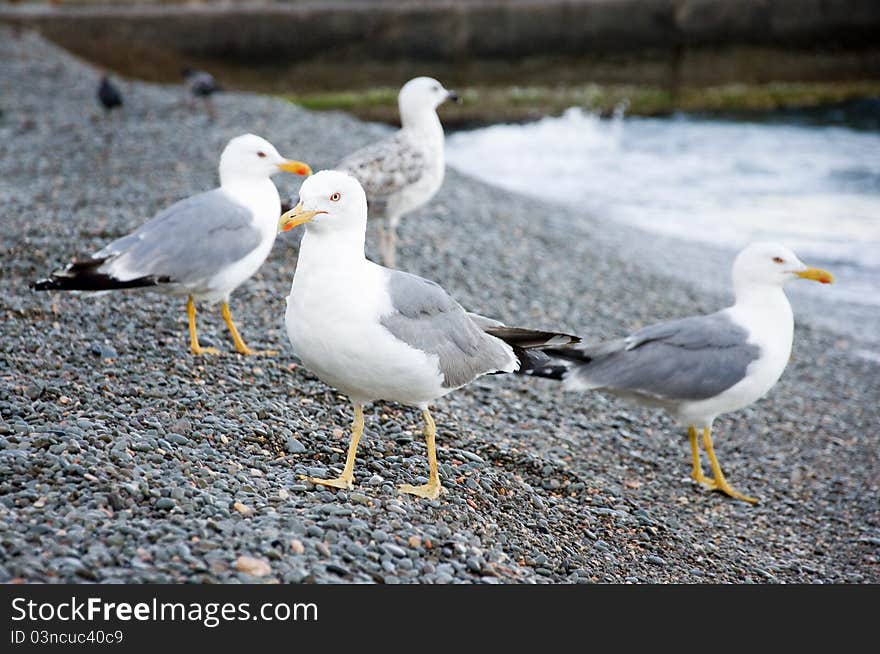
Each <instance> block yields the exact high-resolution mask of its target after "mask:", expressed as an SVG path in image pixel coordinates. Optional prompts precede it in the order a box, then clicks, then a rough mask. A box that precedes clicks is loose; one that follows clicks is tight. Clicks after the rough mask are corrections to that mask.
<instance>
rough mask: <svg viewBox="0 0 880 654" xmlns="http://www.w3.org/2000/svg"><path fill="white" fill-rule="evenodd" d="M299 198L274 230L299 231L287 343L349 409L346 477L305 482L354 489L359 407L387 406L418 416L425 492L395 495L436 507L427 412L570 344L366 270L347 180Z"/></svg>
mask: <svg viewBox="0 0 880 654" xmlns="http://www.w3.org/2000/svg"><path fill="white" fill-rule="evenodd" d="M299 197H300V202H299V204H298V205H297V206H296V207H294V208H293V209H291V210H290V211H289V212H287V213H285V214H284V215H282V216H281V220H280V222H279V228H280V229H281V230H285V231H286V230H288V229H290V228H292V227H295V226H296V225H300V224H303V223H306V233H305V235H304V236H303V239H302V243H301V244H300V249H299V258H298V260H297V265H296V273H295V275H294V278H293V285H292V287H291V290H290V295H289V296H288V298H287V313H286V315H285V321H286V324H287V334H288V336H289V337H290V341H291V343H292V344H293V348H294V350H295V352H296V354H297V355H298V356H299V358H300V360H301V361H302V363H303V364H304V365H305V367H306V368H308V369H309V370H311V371H312V372H314V373H315V374H316V375H317V376H318V377H319V378H320V379H321V380H323V381H324V382H326V383H327V384H329V385H331V386H333V387H335V388H337V389H338V390H340V391H341V392H343V393H345V394H346V395H348V396H349V398H350V399H351V402H352V405H353V407H354V423H353V425H352V437H351V444H350V445H349V449H348V456H347V458H346V461H345V469H344V470H343V472H342V474H341V475H340V476H339V477H338V478H336V479H316V478H310V481H312V482H313V483H316V484H323V485H325V486H333V487H336V488H352V487H353V479H354V477H353V471H354V460H355V454H356V452H357V446H358V441H359V440H360V437H361V434H362V433H363V429H364V414H363V405H364V404H365V403H368V402H372V401H374V400H390V401H394V402H400V403H402V404H407V405H411V406H416V407H418V408H419V409H421V410H422V415H423V418H424V422H425V440H426V443H427V448H428V464H429V470H430V475H429V479H428V483H427V484H424V485H422V486H411V485H408V484H404V485H402V486H400V487H399V490H400V491H401V492H403V493H411V494H413V495H418V496H420V497H427V498H436V497H438V496H439V495H440V493H441V491H442V490H443V489H442V487H441V484H440V478H439V476H438V473H437V455H436V450H435V445H434V434H435V427H434V420H433V419H432V418H431V413H430V411H429V409H428V406H429V405H430V404H431V403H432V402H433V401H434V400H436V399H437V398H439V397H442V396H444V395H446V394H447V393H449V392H450V391H453V390H455V389H457V388H460V387H462V386H464V385H465V384H468V383H470V382H471V381H473V380H474V379H476V378H477V377H480V376H482V375H485V374H489V373H495V372H513V371H515V370H518V369H520V368H523V367H529V366H533V365H537V364H539V363H542V362H543V363H546V362H547V358H546V357H544V356H543V355H541V354H540V353H539V352H535V351H532V350H534V349H540V348H543V347H550V346H554V345H558V346H561V345H565V344H567V343H574V342H577V341H578V340H579V339H577V337H574V336H568V335H565V334H557V333H554V332H541V331H531V330H525V329H514V328H506V327H504V326H503V325H501V323H499V322H497V321H494V320H490V319H488V318H484V317H482V316H477V315H475V314H469V313H467V312H466V311H465V310H464V309H462V307H461V305H459V304H458V303H457V302H456V301H455V300H453V299H452V298H451V297H449V296H448V295H447V294H446V292H445V291H444V290H443V289H442V288H441V287H440V286H438V285H437V284H435V283H434V282H431V281H428V280H426V279H422V278H421V277H416V276H415V275H410V274H408V273H404V272H400V271H397V270H392V269H390V268H385V267H382V266H379V265H377V264H375V263H373V262H371V261H369V260H368V259H367V258H366V257H365V256H364V238H365V235H366V228H367V198H366V196H365V194H364V190H363V188H362V187H361V185H360V184H359V183H358V182H357V180H355V179H354V178H352V177H350V176H349V175H347V174H345V173H341V172H338V171H322V172H319V173H317V174H315V175H313V176H312V177H310V178H309V179H307V180H306V181H305V182H304V183H303V186H302V188H301V189H300V196H299Z"/></svg>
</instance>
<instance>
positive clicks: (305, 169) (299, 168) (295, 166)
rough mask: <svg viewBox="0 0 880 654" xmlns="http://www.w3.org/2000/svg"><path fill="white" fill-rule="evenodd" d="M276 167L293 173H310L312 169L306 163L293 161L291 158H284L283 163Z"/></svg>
mask: <svg viewBox="0 0 880 654" xmlns="http://www.w3.org/2000/svg"><path fill="white" fill-rule="evenodd" d="M278 168H279V169H281V170H283V171H284V172H285V173H293V174H294V175H311V174H312V169H311V168H309V165H308V164H304V163H303V162H302V161H294V160H293V159H285V160H284V163H280V164H278Z"/></svg>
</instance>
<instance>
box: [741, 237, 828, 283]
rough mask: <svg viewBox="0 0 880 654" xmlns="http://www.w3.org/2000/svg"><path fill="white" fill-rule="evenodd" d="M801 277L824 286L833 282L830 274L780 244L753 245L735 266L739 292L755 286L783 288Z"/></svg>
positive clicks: (744, 251) (743, 252)
mask: <svg viewBox="0 0 880 654" xmlns="http://www.w3.org/2000/svg"><path fill="white" fill-rule="evenodd" d="M798 277H800V278H802V279H812V280H813V281H817V282H820V283H822V284H830V283H832V282H833V281H834V277H833V276H832V275H831V273H829V272H826V271H824V270H820V269H819V268H811V267H809V266H808V265H807V264H805V263H804V262H803V261H801V260H800V259H798V257H797V255H796V254H795V253H794V252H792V251H791V250H789V249H788V248H787V247H785V246H783V245H779V244H778V243H769V242H758V243H751V244H750V245H748V246H746V247H745V249H743V250H742V252H740V253H739V254H738V255H737V256H736V259H735V260H734V262H733V284H734V287H735V288H737V289H741V288H745V287H755V286H775V287H779V288H781V287H782V286H783V285H784V284H785V283H786V282H788V281H791V280H792V279H796V278H798Z"/></svg>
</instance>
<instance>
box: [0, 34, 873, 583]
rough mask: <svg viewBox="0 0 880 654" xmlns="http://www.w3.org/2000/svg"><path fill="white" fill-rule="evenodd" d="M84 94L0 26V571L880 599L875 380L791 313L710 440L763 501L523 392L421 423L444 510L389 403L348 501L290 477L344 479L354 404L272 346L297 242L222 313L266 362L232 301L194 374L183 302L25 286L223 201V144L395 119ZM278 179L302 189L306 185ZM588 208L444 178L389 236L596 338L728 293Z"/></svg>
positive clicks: (353, 131)
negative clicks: (791, 339) (763, 591)
mask: <svg viewBox="0 0 880 654" xmlns="http://www.w3.org/2000/svg"><path fill="white" fill-rule="evenodd" d="M98 78H99V71H98V70H96V69H95V68H93V67H91V66H90V65H88V64H86V63H84V62H82V61H80V60H78V59H76V58H74V57H72V56H71V55H69V54H67V53H66V52H64V51H63V50H61V49H59V48H57V47H56V46H54V45H52V44H49V43H48V42H46V41H44V40H43V39H41V38H40V37H38V36H36V35H33V34H31V33H27V32H25V33H22V34H21V35H18V36H14V35H13V34H12V33H11V32H10V31H8V30H6V29H5V28H0V90H2V94H0V110H2V114H0V207H2V208H0V215H2V217H0V253H2V267H0V582H10V581H20V582H27V583H33V582H47V583H58V582H67V583H91V582H100V583H182V582H187V583H239V582H241V583H300V582H306V583H429V584H443V583H541V584H543V583H627V582H631V583H667V582H676V583H706V582H710V583H725V582H729V583H742V582H754V583H877V582H880V459H878V452H880V447H878V446H880V406H878V405H880V363H878V362H877V361H872V360H869V359H866V358H865V357H859V356H857V355H856V354H855V353H854V346H853V344H852V343H851V342H850V340H849V337H846V336H843V335H841V334H837V333H835V332H833V331H830V330H828V329H827V328H825V327H824V326H823V325H821V324H820V322H818V321H812V320H809V319H805V320H802V321H799V320H798V318H799V317H802V316H799V314H798V304H797V303H795V319H796V328H795V343H794V351H793V354H792V360H791V362H790V364H789V367H788V369H787V370H786V372H785V374H784V375H783V378H782V380H781V381H780V383H779V384H778V385H777V386H776V387H775V388H774V389H773V390H772V391H771V393H770V394H769V396H768V397H767V398H765V399H763V400H762V401H760V402H758V403H757V404H755V405H753V406H751V407H749V408H748V409H746V410H743V411H740V412H738V413H735V414H731V415H727V416H723V417H721V418H720V419H719V420H718V421H716V424H715V432H714V433H715V445H716V451H717V453H718V456H719V459H720V461H721V463H722V465H723V466H724V468H725V473H726V474H727V477H728V479H729V480H730V481H731V483H733V484H734V485H735V486H736V487H737V488H739V489H740V490H742V491H743V492H746V493H748V494H750V495H756V496H758V497H759V498H760V499H761V502H760V504H758V505H757V506H754V507H753V506H749V505H746V504H744V503H742V502H737V501H733V500H731V499H730V498H727V497H725V496H723V495H720V494H716V493H712V492H709V491H706V490H705V489H703V488H700V487H697V486H696V485H695V484H694V483H693V482H692V481H691V480H690V476H689V474H690V455H689V451H688V445H687V439H686V437H685V434H684V430H683V429H681V428H680V427H679V426H677V425H675V424H674V423H672V422H671V421H670V420H669V419H668V418H667V417H665V416H664V415H663V414H661V413H657V412H653V411H649V410H645V409H640V408H636V407H633V406H631V405H627V404H625V403H623V402H620V401H617V400H614V399H610V398H608V397H604V396H601V395H598V394H594V395H580V394H574V395H564V394H563V393H562V392H561V389H560V387H559V386H558V385H557V384H555V383H554V382H551V381H547V380H539V379H531V378H523V377H518V376H513V375H494V376H488V377H484V378H482V379H480V380H478V381H477V382H475V383H473V384H471V385H470V386H468V387H466V388H464V389H461V390H459V391H457V392H455V393H452V394H451V395H449V396H447V397H445V398H443V399H442V400H440V401H439V402H438V403H437V405H436V407H435V408H434V417H435V420H436V422H437V430H438V431H437V445H438V458H439V461H440V476H441V479H442V480H443V485H444V486H445V487H446V488H447V489H448V491H449V492H448V493H447V494H446V495H444V496H442V497H441V498H440V499H438V500H430V501H428V500H419V499H416V498H412V497H409V496H401V495H398V493H397V492H396V488H395V485H396V484H398V483H416V484H418V483H423V482H424V481H426V474H427V463H426V460H425V446H424V441H423V439H422V435H421V418H420V414H419V412H418V411H417V410H414V409H410V408H406V407H400V406H396V405H392V404H384V403H379V404H376V405H373V406H371V407H368V408H367V409H366V411H365V415H366V429H365V432H364V438H363V440H362V441H361V446H360V450H359V453H358V458H357V463H356V466H355V489H354V490H352V491H331V490H328V489H323V488H320V487H318V488H316V487H314V486H312V485H311V484H310V483H308V482H304V481H302V480H301V479H300V476H301V475H312V476H327V475H331V474H335V472H337V471H338V470H340V469H341V467H342V464H343V462H344V459H345V450H346V447H347V445H348V436H349V431H348V430H349V424H348V421H349V420H350V407H349V405H348V402H347V400H346V398H344V397H342V396H340V395H339V394H337V393H336V392H335V391H334V390H333V389H331V388H328V387H327V386H325V385H324V384H322V383H321V382H320V381H318V380H317V379H316V378H314V377H313V376H311V375H310V374H309V373H308V372H307V371H306V370H305V369H303V368H302V367H301V366H299V365H298V362H297V359H296V357H295V356H294V354H293V352H292V350H291V348H290V345H289V343H288V340H287V336H286V333H285V328H284V320H283V316H284V308H285V298H286V296H287V294H288V292H289V289H290V283H291V280H292V277H293V273H294V270H295V267H296V255H297V242H298V235H297V234H296V233H295V232H291V233H287V234H282V235H280V236H279V237H278V239H277V241H276V243H275V246H274V249H273V251H272V253H271V254H270V256H269V259H268V260H267V262H266V263H265V265H264V266H263V267H262V268H261V270H260V271H259V272H258V273H257V275H256V276H255V277H253V278H252V279H251V280H250V281H248V282H246V283H245V284H244V285H243V286H242V287H241V288H239V289H238V291H236V292H235V293H234V294H233V296H232V301H231V306H232V310H233V313H234V315H235V316H236V321H237V323H238V326H239V328H240V329H241V331H242V335H243V336H244V338H245V339H246V340H247V341H248V343H249V344H250V345H251V346H252V347H254V348H255V349H256V348H259V349H275V350H278V354H277V355H276V356H272V357H269V356H265V357H248V358H245V357H242V356H240V355H238V354H235V353H234V351H233V349H232V346H231V342H230V340H229V338H228V335H227V333H226V329H225V326H224V325H223V322H222V320H221V318H220V315H219V307H200V312H199V326H200V338H201V343H202V345H205V346H214V347H218V348H220V349H221V350H223V351H224V354H223V355H221V356H217V357H200V358H194V357H193V356H192V355H191V354H190V352H189V347H188V339H187V335H186V314H185V310H184V306H183V304H182V303H179V302H177V301H175V300H174V299H173V298H168V297H164V296H162V295H160V294H154V293H145V292H123V293H112V294H111V293H108V294H103V295H97V296H88V295H77V294H53V293H41V294H38V293H35V292H33V291H31V290H30V289H29V288H28V285H29V283H31V282H32V281H34V280H36V279H38V278H41V277H44V276H46V275H47V274H48V273H50V272H51V271H53V270H55V269H57V268H59V267H61V266H63V265H64V264H65V263H67V262H68V261H69V260H70V258H71V257H72V256H74V255H77V254H85V253H89V252H92V251H94V250H97V249H99V248H100V247H101V246H102V245H103V244H105V243H106V242H108V241H110V240H112V239H114V238H117V237H118V236H121V235H123V234H125V233H127V232H128V231H130V230H132V229H133V228H135V227H136V226H138V225H139V224H141V223H142V222H144V221H145V220H147V219H149V218H150V217H151V216H153V215H154V214H155V213H156V212H157V211H159V210H160V209H162V208H163V207H165V206H167V205H168V204H170V203H172V202H174V201H176V200H178V199H180V198H182V197H184V196H187V195H189V194H191V193H194V192H197V191H200V190H205V189H208V188H212V187H213V186H215V184H216V176H217V172H216V168H217V160H218V157H219V153H220V152H221V150H222V148H223V146H224V145H225V143H226V142H227V141H228V140H229V139H230V138H232V137H234V136H236V135H238V134H241V133H244V132H253V133H256V134H259V135H261V136H263V137H265V138H267V139H268V140H270V141H271V142H272V143H273V144H274V145H275V146H276V147H277V148H278V149H279V151H280V152H281V153H282V154H283V155H285V156H288V157H292V158H295V159H298V160H301V161H305V162H308V163H309V164H310V165H311V166H312V168H313V169H314V170H319V169H321V168H326V167H330V166H332V165H333V164H334V163H335V162H337V161H338V160H339V159H340V158H341V157H342V156H344V155H345V154H347V153H349V152H351V151H353V150H355V149H356V148H359V147H361V146H363V145H365V144H367V143H369V142H371V141H373V140H376V139H377V138H379V137H381V136H383V135H385V134H386V133H387V132H388V128H387V127H386V126H382V125H375V124H368V123H363V122H360V121H358V120H356V119H354V118H352V117H350V116H348V115H346V114H342V113H336V112H326V113H314V112H309V111H306V110H304V109H301V108H299V107H296V106H294V105H292V104H290V103H288V102H286V101H284V100H280V99H276V98H271V97H267V96H260V95H254V94H244V93H224V94H221V95H220V96H218V97H217V99H216V100H217V101H216V105H217V113H218V119H217V120H216V121H215V122H213V123H210V122H209V121H208V120H207V117H206V116H205V114H204V113H202V112H199V111H196V110H193V109H192V108H191V107H187V106H186V105H184V104H183V102H182V101H181V100H182V94H181V91H180V89H179V88H177V87H167V86H160V85H152V84H145V83H140V82H134V81H122V82H121V83H120V87H121V89H122V92H123V94H124V97H125V103H126V104H125V107H124V108H123V110H122V111H120V112H117V113H115V114H114V115H111V116H104V115H102V114H101V112H100V109H99V107H98V105H97V104H96V102H95V99H94V92H95V87H96V85H97V80H98ZM441 117H442V111H441ZM526 163H527V162H526ZM275 181H276V184H277V185H278V187H279V190H280V191H281V195H282V198H295V197H296V192H297V188H298V184H299V181H298V179H297V178H294V177H293V176H285V177H282V176H278V177H276V178H275ZM576 212H577V209H576V208H573V207H571V206H564V205H562V204H560V205H558V206H556V205H553V204H549V203H545V202H540V201H537V200H535V199H534V198H528V197H526V196H520V195H517V194H515V193H512V192H510V191H504V190H500V189H499V188H496V187H493V186H490V185H487V184H484V183H482V182H478V181H476V180H474V179H472V178H469V177H466V176H464V175H462V174H460V173H457V172H455V171H454V170H450V171H448V174H447V177H446V181H445V183H444V187H443V188H442V189H441V191H440V193H439V194H438V195H437V197H436V198H435V200H434V201H433V202H432V203H430V205H429V206H428V207H426V208H425V209H423V210H421V211H420V212H418V213H417V214H413V215H411V216H409V217H407V218H406V219H405V220H404V221H403V223H402V225H401V227H400V232H399V233H400V245H401V249H400V252H399V256H398V264H399V267H400V268H402V269H404V270H406V271H408V272H412V273H415V274H419V275H422V276H424V277H427V278H429V279H433V280H436V281H437V282H438V283H440V284H441V285H442V286H443V287H444V288H446V289H447V290H448V291H449V292H450V294H451V295H452V296H453V297H455V298H456V299H457V300H458V301H459V302H461V303H462V304H463V305H464V306H465V307H466V308H468V309H469V310H472V311H475V312H478V313H481V314H483V315H487V316H492V317H495V318H498V319H500V320H503V321H504V322H506V323H507V324H510V325H518V326H523V327H531V328H546V329H558V330H562V331H568V332H571V333H577V334H580V335H582V336H583V337H584V338H585V339H587V340H594V339H596V340H598V339H604V338H611V337H617V336H621V335H623V334H625V333H627V332H629V331H631V330H632V329H635V328H638V327H640V326H642V325H645V324H648V323H650V322H656V321H659V320H663V319H666V318H674V317H680V316H683V315H687V314H689V313H695V312H708V311H712V310H715V309H717V308H720V307H721V306H724V305H725V304H727V303H729V301H730V296H729V295H728V294H725V293H723V292H715V291H713V290H711V289H706V288H704V287H703V286H700V285H697V284H690V283H688V281H687V280H686V279H684V278H683V277H682V275H681V274H674V275H673V274H666V273H664V271H663V269H662V267H660V266H657V265H653V264H652V262H651V261H649V260H648V259H647V258H646V257H643V256H633V252H636V251H638V252H645V251H649V250H650V248H648V247H645V246H641V247H635V246H633V245H631V243H630V244H628V241H630V242H631V239H635V238H637V232H635V230H633V229H632V228H624V227H621V226H618V225H614V224H609V223H605V222H603V221H601V220H599V219H598V218H597V217H592V216H585V215H579V214H577V213H576ZM642 238H644V236H642ZM375 243H376V239H375V238H374V233H372V232H371V233H370V234H368V254H370V255H373V256H375V255H376V251H375V249H374V246H375ZM664 256H665V259H667V260H668V259H670V258H674V255H672V254H671V253H670V252H666V253H665V255H664ZM731 260H732V258H731V257H728V256H726V255H718V256H717V257H716V261H715V262H714V263H715V266H716V268H717V270H719V271H721V272H722V273H723V274H725V275H726V274H727V271H728V269H729V266H730V263H731ZM719 274H720V273H719ZM823 290H827V292H829V293H833V292H834V287H833V286H832V287H829V288H827V289H823Z"/></svg>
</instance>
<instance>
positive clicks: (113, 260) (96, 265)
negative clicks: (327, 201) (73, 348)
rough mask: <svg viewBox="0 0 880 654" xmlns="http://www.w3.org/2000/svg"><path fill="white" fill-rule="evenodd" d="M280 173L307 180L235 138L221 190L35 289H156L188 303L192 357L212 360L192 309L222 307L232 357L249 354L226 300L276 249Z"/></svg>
mask: <svg viewBox="0 0 880 654" xmlns="http://www.w3.org/2000/svg"><path fill="white" fill-rule="evenodd" d="M282 170H283V171H287V172H292V173H296V174H299V175H308V174H309V173H310V172H311V171H310V170H309V167H308V166H307V165H306V164H304V163H301V162H299V161H291V160H288V159H285V158H284V157H282V156H281V155H280V154H278V151H277V150H276V149H275V147H274V146H273V145H272V144H271V143H269V142H268V141H266V140H265V139H263V138H260V137H259V136H254V135H253V134H245V135H243V136H239V137H237V138H234V139H232V140H231V141H230V142H229V144H228V145H227V146H226V148H225V149H224V150H223V154H222V155H221V157H220V186H219V188H216V189H214V190H211V191H207V192H205V193H199V194H198V195H194V196H192V197H189V198H186V199H184V200H181V201H180V202H177V203H175V204H173V205H171V206H170V207H168V208H167V209H165V210H163V211H161V212H159V214H157V215H156V216H155V217H154V218H153V219H152V220H150V221H149V222H147V223H146V224H144V225H142V226H141V227H139V228H138V229H137V230H135V231H134V232H132V233H131V234H128V235H126V236H123V237H122V238H119V239H117V240H115V241H113V242H112V243H110V244H109V245H107V246H105V247H104V248H102V249H101V250H99V251H98V252H95V253H94V254H92V255H91V256H89V257H86V258H84V259H80V260H75V261H74V262H73V263H71V264H70V265H69V266H67V268H65V269H64V270H62V271H59V272H56V273H54V274H53V275H52V277H50V278H48V279H43V280H40V281H38V282H36V283H35V284H34V288H35V289H36V290H40V291H46V290H61V291H106V290H112V289H122V288H154V289H156V290H160V291H163V292H165V293H170V294H172V295H178V296H187V315H188V319H189V330H190V348H191V350H192V352H193V354H203V353H216V352H217V350H216V349H214V348H205V347H202V346H201V345H199V341H198V335H197V332H196V321H195V313H196V310H195V301H197V300H203V301H207V302H217V301H220V300H222V302H223V306H222V313H223V319H224V321H225V322H226V324H227V326H228V327H229V331H230V333H231V334H232V339H233V341H234V343H235V348H236V350H238V351H239V352H240V353H242V354H254V351H253V350H251V349H250V348H249V347H248V346H247V345H246V344H245V342H244V340H242V338H241V336H240V335H239V333H238V330H237V329H236V327H235V324H234V323H233V321H232V314H231V313H230V310H229V296H230V294H231V293H232V291H233V290H235V289H236V288H237V287H238V286H239V285H240V284H241V283H243V282H244V281H245V280H247V279H248V278H250V277H251V276H252V275H253V274H254V273H255V272H256V271H257V270H258V269H259V267H260V266H261V265H262V264H263V261H265V260H266V257H267V256H268V254H269V251H270V250H271V249H272V244H273V243H274V242H275V235H276V234H277V221H278V215H279V214H280V212H281V200H280V198H279V195H278V190H277V189H276V188H275V185H274V184H273V183H272V180H271V179H270V177H271V176H272V175H273V174H275V173H276V172H279V171H282Z"/></svg>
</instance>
